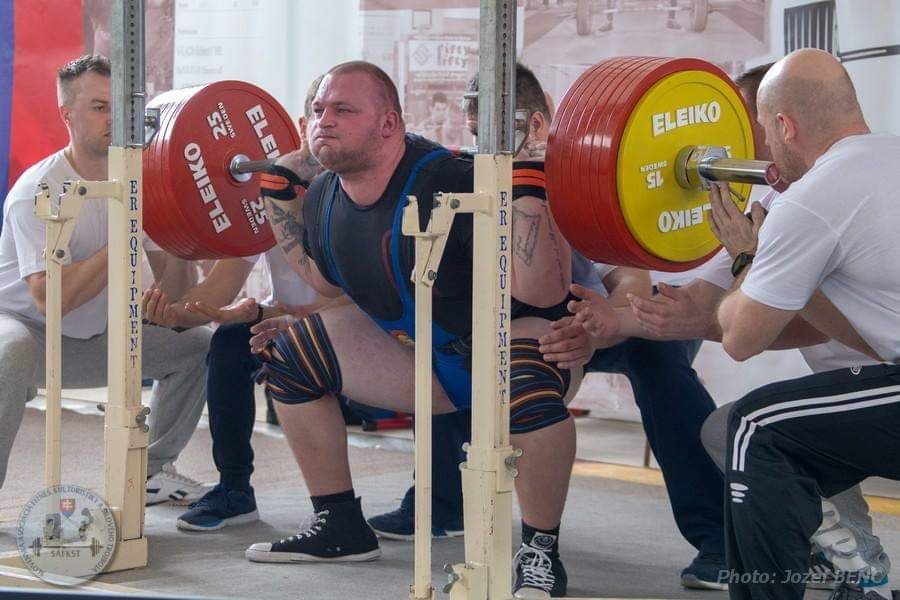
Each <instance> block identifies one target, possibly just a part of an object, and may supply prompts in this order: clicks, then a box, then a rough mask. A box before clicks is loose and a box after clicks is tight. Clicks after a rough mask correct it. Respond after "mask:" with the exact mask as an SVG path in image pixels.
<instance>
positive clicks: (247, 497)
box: [175, 484, 259, 531]
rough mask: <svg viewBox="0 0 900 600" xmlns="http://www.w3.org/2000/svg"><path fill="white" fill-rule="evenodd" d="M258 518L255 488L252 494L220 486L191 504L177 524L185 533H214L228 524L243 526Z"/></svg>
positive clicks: (251, 490)
mask: <svg viewBox="0 0 900 600" xmlns="http://www.w3.org/2000/svg"><path fill="white" fill-rule="evenodd" d="M257 519H259V511H257V510H256V498H255V497H254V495H253V488H250V491H249V492H244V491H241V490H230V489H227V488H225V487H222V484H219V485H217V486H216V487H214V488H213V489H211V490H210V491H209V492H207V493H206V495H204V496H203V497H202V498H200V499H199V500H197V501H196V502H194V503H193V504H191V505H190V507H189V509H188V511H187V512H185V513H184V514H182V515H181V516H180V517H178V520H177V521H176V522H175V525H176V527H178V529H183V530H185V531H215V530H217V529H222V528H223V527H226V526H228V525H240V524H242V523H250V522H252V521H256V520H257Z"/></svg>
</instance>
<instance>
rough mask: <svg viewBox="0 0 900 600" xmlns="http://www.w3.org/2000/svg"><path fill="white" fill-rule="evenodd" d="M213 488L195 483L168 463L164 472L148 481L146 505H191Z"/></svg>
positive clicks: (164, 467) (163, 469)
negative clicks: (169, 503) (165, 503)
mask: <svg viewBox="0 0 900 600" xmlns="http://www.w3.org/2000/svg"><path fill="white" fill-rule="evenodd" d="M212 487H213V486H211V485H204V484H202V483H200V482H199V481H194V480H193V479H191V478H190V477H186V476H184V475H182V474H181V473H179V472H178V471H176V470H175V465H173V464H172V463H166V464H164V465H163V468H162V471H160V472H159V473H157V474H155V475H153V476H152V477H150V478H149V479H148V480H147V499H146V505H147V506H152V505H154V504H159V503H161V502H172V503H174V504H189V503H190V502H195V501H197V500H199V499H200V498H201V497H202V496H203V495H204V494H205V493H206V492H208V491H210V490H211V489H212Z"/></svg>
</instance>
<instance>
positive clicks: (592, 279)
mask: <svg viewBox="0 0 900 600" xmlns="http://www.w3.org/2000/svg"><path fill="white" fill-rule="evenodd" d="M615 269H616V267H615V266H613V265H606V264H603V263H598V262H593V261H591V260H590V259H589V258H587V257H585V256H583V255H582V254H580V253H579V252H578V251H577V250H575V249H574V248H573V249H572V281H574V282H575V283H577V284H579V285H583V286H584V287H586V288H588V289H590V290H594V291H596V292H600V293H601V294H603V295H604V296H609V292H608V291H607V289H606V286H605V285H604V284H603V278H604V277H606V276H607V275H609V274H610V273H612V272H613V271H614V270H615Z"/></svg>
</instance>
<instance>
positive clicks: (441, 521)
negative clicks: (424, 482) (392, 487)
mask: <svg viewBox="0 0 900 600" xmlns="http://www.w3.org/2000/svg"><path fill="white" fill-rule="evenodd" d="M415 498H416V495H415V491H414V488H410V489H409V490H407V492H406V495H405V496H404V497H403V501H402V502H400V507H399V508H397V509H396V510H392V511H391V512H387V513H384V514H383V515H377V516H375V517H372V518H371V519H369V526H370V527H371V528H372V529H373V530H374V531H375V534H376V535H377V536H378V537H380V538H384V539H388V540H400V541H404V542H410V541H412V540H413V538H414V537H415V535H414V532H415V523H416V500H415ZM462 534H463V517H462V515H461V514H460V515H454V516H447V515H446V514H441V511H439V510H432V514H431V536H432V537H434V538H450V537H459V536H461V535H462Z"/></svg>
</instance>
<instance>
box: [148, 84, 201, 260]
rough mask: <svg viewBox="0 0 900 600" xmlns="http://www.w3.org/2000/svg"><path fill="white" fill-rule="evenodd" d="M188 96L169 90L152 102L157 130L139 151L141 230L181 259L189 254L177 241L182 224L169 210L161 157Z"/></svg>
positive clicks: (182, 91)
mask: <svg viewBox="0 0 900 600" xmlns="http://www.w3.org/2000/svg"><path fill="white" fill-rule="evenodd" d="M189 97H190V93H189V90H188V91H186V90H173V91H170V92H166V93H165V94H162V95H160V96H157V97H156V98H154V99H153V101H152V102H151V103H150V104H149V107H157V108H159V109H160V116H159V124H158V131H157V133H156V134H155V135H154V137H153V138H152V139H151V140H150V142H149V143H148V145H147V147H146V148H145V149H144V152H143V165H144V196H145V202H144V230H145V231H146V232H147V233H148V234H149V235H150V237H151V239H153V240H154V241H155V242H156V243H157V244H159V246H161V247H162V248H164V249H166V250H167V251H168V252H170V253H172V254H175V255H177V256H181V257H189V255H190V252H189V249H188V248H186V247H184V246H183V245H182V243H181V242H180V241H179V235H178V234H179V232H180V231H181V230H182V229H183V228H184V223H183V222H182V221H181V220H180V219H178V218H177V217H178V215H177V213H174V212H173V211H172V210H171V208H170V207H171V200H170V199H169V195H168V187H167V185H166V184H165V179H166V171H165V165H164V161H163V157H164V156H165V147H166V141H167V136H168V135H169V133H168V132H169V129H170V126H171V123H172V118H173V116H174V114H176V113H177V110H178V107H179V106H181V105H182V104H183V103H184V102H185V101H186V100H187V98H189ZM173 217H174V220H173Z"/></svg>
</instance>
